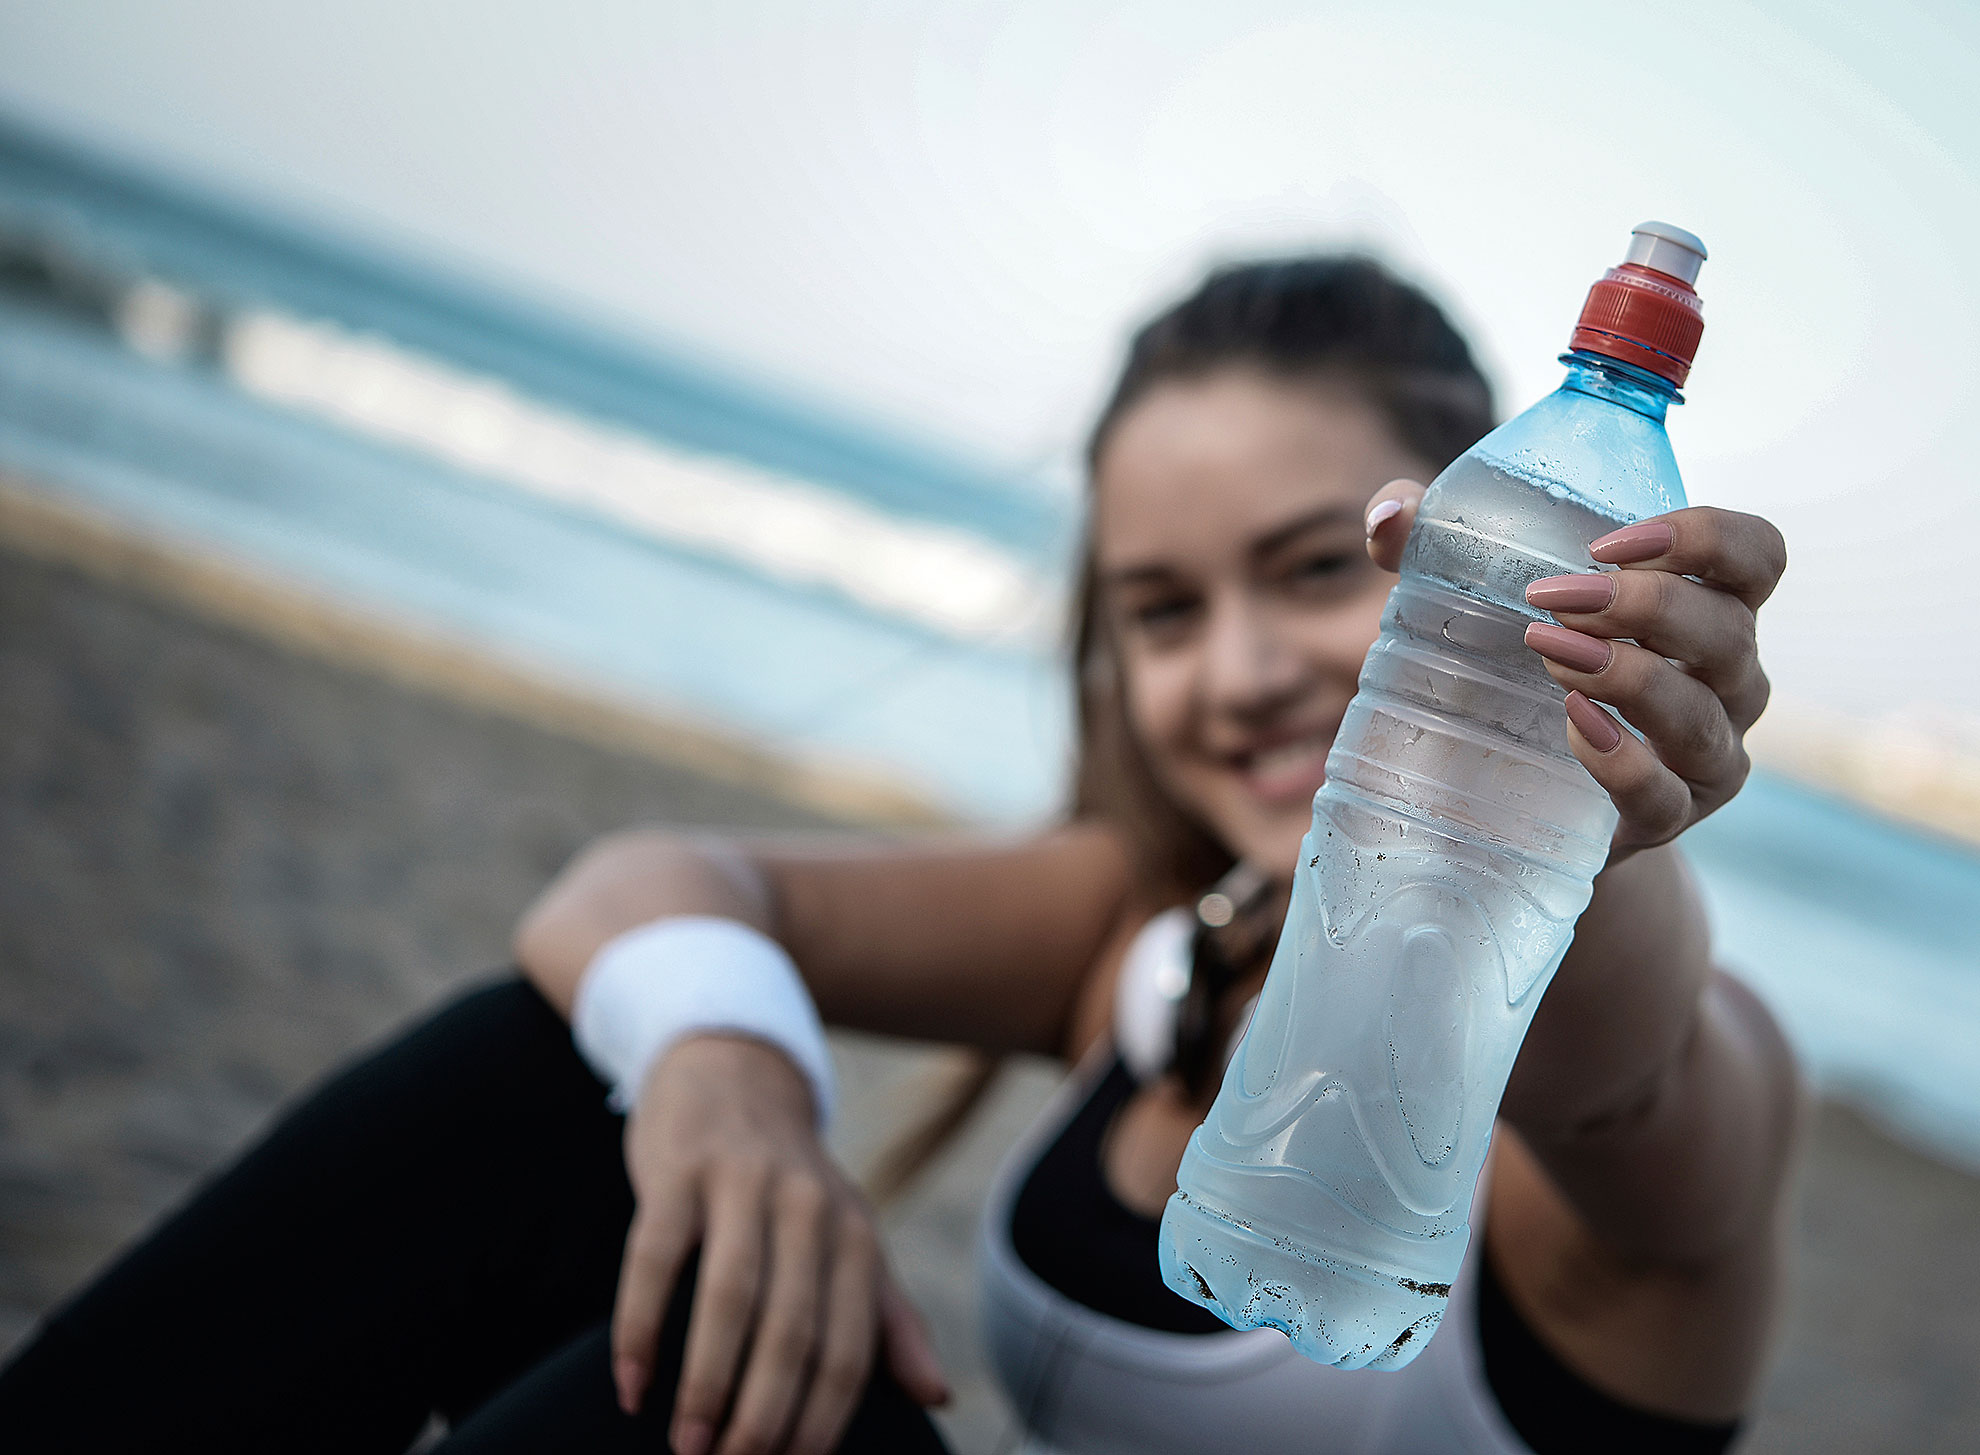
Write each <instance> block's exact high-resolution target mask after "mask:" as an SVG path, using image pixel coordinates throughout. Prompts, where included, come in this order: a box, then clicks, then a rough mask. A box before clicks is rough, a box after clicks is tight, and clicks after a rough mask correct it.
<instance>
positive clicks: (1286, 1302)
mask: <svg viewBox="0 0 1980 1455" xmlns="http://www.w3.org/2000/svg"><path fill="white" fill-rule="evenodd" d="M1704 260H1705V247H1704V244H1703V243H1701V242H1700V241H1699V240H1698V239H1697V238H1696V237H1693V236H1692V235H1691V234H1690V233H1688V232H1685V231H1683V230H1682V229H1680V228H1675V227H1670V226H1668V225H1666V224H1663V223H1654V222H1647V223H1644V224H1643V225H1642V226H1641V227H1639V228H1637V229H1636V230H1635V232H1634V233H1633V234H1632V235H1631V238H1630V246H1629V252H1628V255H1627V258H1626V259H1625V261H1624V262H1623V264H1622V265H1621V266H1620V267H1617V268H1612V269H1610V270H1609V271H1608V273H1606V274H1605V275H1604V276H1603V277H1602V278H1601V279H1600V280H1599V281H1598V282H1597V283H1596V284H1595V285H1594V287H1593V288H1592V289H1591V290H1590V292H1589V295H1588V301H1587V303H1586V304H1585V305H1584V307H1583V309H1582V313H1581V318H1580V321H1579V323H1578V325H1577V326H1576V328H1575V331H1574V334H1573V336H1572V339H1571V342H1570V345H1569V348H1570V352H1569V353H1567V354H1564V355H1563V356H1562V362H1563V363H1564V364H1566V365H1567V378H1566V380H1565V382H1563V383H1562V385H1561V387H1560V388H1559V389H1558V390H1557V391H1555V392H1554V393H1553V394H1550V395H1549V396H1547V397H1546V398H1545V399H1543V400H1541V401H1540V402H1539V403H1538V404H1535V405H1534V406H1533V407H1532V408H1531V409H1528V410H1527V411H1526V412H1525V413H1524V414H1521V415H1520V416H1519V417H1518V418H1516V419H1513V420H1510V421H1509V422H1507V423H1505V424H1502V425H1500V426H1499V427H1498V428H1497V429H1495V430H1493V431H1492V432H1491V433H1490V434H1489V435H1487V436H1486V437H1485V438H1484V439H1482V440H1480V441H1479V442H1478V443H1477V444H1476V445H1473V446H1472V447H1471V449H1469V450H1467V451H1466V452H1465V453H1464V454H1463V455H1462V456H1460V457H1459V458H1458V460H1457V461H1456V462H1454V463H1453V464H1452V465H1451V466H1450V468H1449V469H1447V470H1445V471H1444V472H1443V473H1442V474H1441V475H1439V476H1438V477H1437V479H1436V480H1435V482H1434V483H1433V484H1432V485H1431V486H1430V491H1429V493H1428V494H1427V495H1426V496H1425V497H1424V498H1423V503H1422V505H1421V507H1420V508H1419V509H1418V511H1417V517H1416V524H1415V527H1414V529H1413V530H1412V531H1411V532H1410V537H1409V541H1408V544H1407V545H1406V546H1405V548H1404V551H1403V559H1402V580H1401V582H1400V584H1398V585H1397V586H1396V588H1395V590H1394V591H1393V592H1391V593H1390V596H1389V602H1388V607H1387V609H1386V611H1385V612H1384V614H1383V618H1382V634H1381V637H1380V638H1379V639H1378V640H1377V641H1376V643H1375V645H1374V647H1373V648H1371V649H1370V651H1369V653H1368V659H1367V661H1366V662H1365V663H1364V664H1363V666H1362V669H1361V684H1360V690H1359V692H1358V693H1357V694H1356V696H1355V699H1354V701H1353V703H1352V704H1351V705H1350V706H1349V708H1348V710H1347V715H1346V717H1345V718H1344V719H1343V720H1342V722H1341V727H1340V732H1339V734H1338V735H1337V736H1336V738H1335V740H1334V746H1333V751H1332V752H1331V753H1330V754H1329V755H1328V758H1327V781H1326V784H1325V786H1324V787H1322V788H1321V789H1320V792H1319V793H1318V794H1317V795H1316V796H1315V798H1314V801H1313V827H1312V829H1311V830H1310V831H1309V832H1308V833H1307V836H1306V839H1305V841H1304V843H1303V844H1302V845H1301V847H1300V862H1299V865H1298V868H1297V870H1296V871H1295V878H1294V881H1293V894H1292V905H1291V908H1290V910H1289V911H1288V913H1287V917H1286V924H1285V929H1284V932H1283V934H1282V935H1281V937H1280V940H1279V945H1278V950H1277V953H1276V954H1275V956H1274V958H1273V961H1272V967H1271V971H1270V973H1269V974H1268V975H1267V977H1266V980H1265V987H1264V990H1263V991H1262V992H1261V994H1260V996H1259V1001H1258V1008H1257V1010H1256V1012H1254V1014H1253V1015H1252V1018H1251V1024H1250V1027H1249V1028H1248V1029H1247V1030H1246V1032H1245V1036H1244V1040H1243V1042H1242V1043H1241V1044H1240V1045H1239V1047H1238V1050H1237V1053H1236V1055H1235V1056H1233V1058H1232V1060H1231V1063H1230V1066H1229V1068H1228V1069H1227V1070H1226V1072H1225V1075H1224V1080H1223V1084H1222V1087H1221V1088H1220V1089H1219V1091H1218V1093H1217V1099H1216V1102H1215V1104H1214V1105H1212V1107H1211V1108H1210V1114H1209V1116H1208V1118H1206V1119H1205V1121H1204V1123H1203V1125H1202V1126H1201V1127H1199V1128H1198V1129H1197V1130H1196V1132H1195V1133H1194V1134H1193V1135H1192V1136H1191V1138H1190V1141H1189V1147H1188V1150H1187V1151H1186V1152H1185V1153H1184V1155H1183V1160H1182V1167H1181V1169H1180V1172H1179V1173H1178V1176H1177V1183H1178V1186H1179V1190H1178V1191H1177V1192H1176V1194H1175V1196H1174V1197H1172V1198H1171V1199H1170V1201H1169V1204H1168V1207H1167V1208H1166V1209H1165V1210H1164V1212H1163V1216H1162V1238H1161V1263H1162V1276H1163V1278H1164V1279H1165V1280H1166V1281H1167V1283H1168V1285H1169V1286H1170V1287H1171V1288H1173V1289H1175V1290H1176V1292H1178V1293H1180V1294H1182V1295H1183V1296H1184V1297H1185V1298H1188V1299H1191V1300H1193V1301H1194V1302H1196V1303H1200V1304H1202V1305H1203V1306H1205V1307H1206V1308H1209V1309H1211V1310H1213V1311H1215V1312H1216V1313H1217V1314H1219V1315H1220V1316H1221V1317H1222V1318H1224V1319H1225V1320H1226V1321H1227V1322H1228V1323H1230V1324H1232V1325H1233V1326H1234V1327H1237V1328H1240V1329H1246V1328H1261V1327H1271V1328H1277V1329H1282V1330H1284V1331H1285V1332H1286V1333H1287V1334H1288V1335H1290V1336H1291V1338H1292V1341H1293V1343H1294V1344H1295V1345H1296V1346H1297V1347H1298V1348H1299V1350H1300V1352H1301V1353H1303V1354H1305V1355H1307V1356H1308V1357H1309V1358H1311V1359H1315V1360H1318V1361H1319V1362H1321V1363H1324V1364H1333V1365H1338V1366H1340V1367H1341V1368H1345V1369H1356V1368H1362V1367H1368V1368H1390V1369H1393V1368H1399V1367H1401V1366H1402V1365H1404V1364H1407V1363H1408V1362H1409V1361H1410V1360H1411V1359H1412V1358H1414V1357H1415V1355H1416V1353H1417V1352H1418V1351H1419V1350H1420V1349H1422V1347H1423V1346H1424V1344H1425V1343H1427V1342H1428V1341H1429V1337H1430V1335H1431V1334H1432V1333H1433V1332H1434V1331H1435V1329H1436V1327H1437V1323H1438V1321H1439V1320H1440V1319H1441V1318H1442V1317H1443V1313H1444V1307H1445V1304H1446V1303H1447V1302H1448V1300H1449V1296H1450V1285H1451V1281H1452V1279H1453V1278H1455V1277H1456V1275H1457V1271H1458V1265H1459V1263H1460V1262H1461V1261H1462V1260H1463V1257H1464V1251H1465V1246H1466V1244H1467V1243H1468V1242H1469V1241H1470V1237H1471V1228H1470V1224H1469V1217H1470V1211H1471V1200H1472V1192H1473V1190H1474V1187H1475V1185H1476V1183H1477V1180H1478V1173H1479V1171H1480V1169H1481V1168H1482V1167H1483V1166H1484V1162H1485V1152H1486V1148H1487V1146H1488V1145H1489V1144H1490V1142H1491V1136H1492V1124H1493V1121H1494V1118H1495V1117H1496V1115H1497V1113H1498V1107H1499V1100H1500V1098H1501V1096H1502V1095H1503V1094H1504V1092H1505V1086H1506V1079H1507V1077H1508V1076H1509V1075H1510V1074H1511V1071H1512V1065H1513V1059H1514V1057H1515V1056H1516V1055H1517V1054H1518V1051H1519V1046H1520V1042H1521V1041H1522V1040H1523V1039H1524V1038H1525V1035H1526V1031H1527V1027H1528V1026H1529V1025H1530V1024H1531V1023H1532V1020H1533V1011H1534V1007H1535V1006H1536V1005H1537V1004H1538V1002H1539V1000H1540V997H1541V994H1542V992H1544V991H1545V990H1546V988H1547V984H1548V981H1549V980H1550V979H1551V978H1552V977H1553V974H1554V971H1555V970H1556V969H1557V968H1558V967H1559V965H1560V963H1561V958H1562V956H1563V955H1565V954H1566V953H1567V947H1568V942H1569V940H1570V939H1571V938H1572V937H1573V933H1574V923H1575V920H1576V919H1577V918H1578V917H1579V916H1580V914H1581V912H1582V910H1583V909H1585V908H1586V907H1587V905H1588V900H1589V896H1590V894H1591V892H1592V882H1593V880H1594V877H1595V874H1596V873H1597V871H1598V870H1600V869H1601V867H1602V865H1603V862H1604V861H1605V859H1606V858H1607V855H1608V851H1609V838H1610V835H1611V833H1612V832H1613V831H1614V829H1615V823H1616V815H1615V810H1614V807H1613V806H1612V805H1611V804H1610V802H1609V799H1608V795H1607V794H1605V793H1604V792H1603V791H1602V789H1601V788H1600V787H1599V786H1598V785H1597V784H1596V782H1595V780H1594V779H1593V778H1591V777H1589V775H1588V772H1587V770H1586V769H1584V768H1583V767H1582V766H1581V765H1580V763H1578V762H1576V761H1575V758H1574V755H1573V754H1572V753H1571V752H1570V751H1569V748H1568V742H1567V731H1566V723H1565V718H1564V713H1563V705H1562V704H1563V700H1564V698H1565V696H1566V694H1565V692H1564V691H1563V690H1562V688H1560V687H1559V686H1558V685H1557V684H1556V683H1555V682H1554V681H1553V679H1552V678H1550V677H1549V676H1548V675H1547V673H1546V671H1545V669H1544V668H1543V667H1542V665H1541V662H1540V659H1539V657H1538V656H1537V655H1535V653H1534V652H1532V651H1531V650H1530V649H1529V648H1528V647H1527V646H1526V645H1525V643H1524V641H1523V639H1522V638H1523V633H1524V630H1525V628H1526V626H1527V624H1528V623H1529V622H1531V621H1535V620H1546V619H1549V618H1547V617H1546V616H1545V614H1544V613H1541V612H1538V611H1536V610H1535V609H1534V608H1532V607H1530V606H1528V605H1527V604H1526V600H1525V594H1524V593H1525V589H1526V587H1527V585H1528V584H1529V583H1531V582H1533V581H1536V580H1538V579H1540V578H1541V577H1543V576H1557V575H1562V574H1565V573H1567V572H1571V571H1586V570H1591V569H1594V567H1595V563H1594V561H1593V559H1592V558H1591V557H1590V556H1589V554H1588V543H1589V542H1590V541H1592V540H1594V539H1596V538H1597V537H1599V536H1602V535H1605V534H1607V533H1608V532H1609V531H1611V530H1614V529H1615V528H1616V527H1618V526H1621V525H1625V524H1627V523H1629V522H1630V521H1633V520H1640V519H1642V518H1643V517H1645V516H1650V515H1658V514H1661V513H1663V512H1665V511H1668V510H1674V509H1676V508H1678V507H1679V506H1682V505H1683V504H1684V503H1685V502H1684V487H1683V484H1682V482H1681V481H1680V479H1679V477H1678V469H1677V461H1676V460H1675V458H1674V457H1673V456H1672V454H1671V447H1670V441H1669V439H1668V438H1667V437H1666V435H1665V433H1664V411H1665V409H1666V408H1667V407H1668V406H1669V405H1670V404H1672V403H1673V402H1676V401H1678V399H1679V395H1678V393H1677V386H1678V385H1680V384H1682V383H1683V382H1684V380H1685V377H1686V375H1687V373H1688V372H1689V370H1690V365H1691V359H1692V356H1693V353H1694V352H1695V350H1696V348H1697V345H1698V340H1699V336H1700V335H1701V334H1702V333H1703V331H1704V316H1703V314H1702V312H1701V310H1700V307H1699V302H1698V295H1697V294H1696V293H1695V292H1694V291H1693V290H1692V286H1691V285H1692V281H1693V280H1694V279H1695V278H1696V277H1697V275H1698V269H1699V265H1700V264H1701V263H1703V262H1704Z"/></svg>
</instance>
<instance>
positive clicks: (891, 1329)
mask: <svg viewBox="0 0 1980 1455" xmlns="http://www.w3.org/2000/svg"><path fill="white" fill-rule="evenodd" d="M625 1145H626V1169H627V1173H628V1175H629V1176H630V1178H631V1180H632V1186H633V1192H634V1197H635V1201H636V1210H635V1212H634V1215H633V1222H632V1227H631V1230H630V1232H629V1233H628V1235H627V1239H626V1253H625V1262H624V1266H623V1268H622V1270H621V1272H620V1275H619V1289H618V1301H617V1307H616V1309H615V1311H614V1314H613V1320H612V1363H613V1378H614V1381H615V1383H616V1385H617V1387H618V1393H619V1402H620V1404H621V1405H622V1406H623V1407H624V1408H625V1409H626V1410H627V1411H628V1412H633V1411H636V1410H637V1409H638V1408H639V1406H640V1404H641V1403H642V1402H643V1400H644V1398H645V1395H646V1391H647V1386H648V1384H649V1383H650V1381H651V1378H652V1369H653V1362H654V1357H655V1349H656V1346H657V1343H658V1340H659V1335H660V1326H661V1322H662V1320H663V1319H664V1317H665V1315H666V1310H667V1307H668V1304H669V1302H670V1300H671V1298H672V1295H673V1291H674V1286H675V1283H676V1281H677V1280H678V1278H679V1276H680V1273H681V1269H682V1267H683V1265H684V1264H685V1262H686V1261H687V1258H688V1256H689V1254H690V1253H691V1252H692V1251H693V1250H694V1249H695V1248H696V1246H697V1245H698V1246H699V1247H700V1249H701V1262H700V1269H699V1273H698V1275H697V1281H696V1286H695V1292H694V1300H693V1306H692V1311H691V1313H690V1316H689V1323H688V1333H687V1345H686V1355H685V1358H684V1361H683V1364H682V1371H681V1382H680V1388H679V1390H678V1392H677V1394H676V1397H675V1405H674V1418H673V1426H672V1430H671V1432H670V1434H671V1442H672V1444H673V1447H674V1449H675V1450H676V1451H677V1452H679V1455H704V1452H707V1451H710V1450H716V1451H721V1452H725V1455H738V1452H743V1451H769V1450H780V1449H782V1450H789V1451H792V1452H812V1451H820V1452H822V1451H826V1450H829V1449H831V1448H832V1447H833V1446H834V1444H835V1443H836V1442H837V1441H838V1438H839V1436H840V1433H841V1432H842V1430H843V1429H844V1427H845V1425H846V1422H847V1420H848V1419H849V1418H850V1417H851V1415H852V1412H853V1409H854V1407H855V1406H856V1405H857V1403H858V1401H859V1398H860V1395H861V1392H862V1391H863V1390H864V1388H865V1386H866V1382H867V1377H868V1374H869V1373H870V1371H871V1368H872V1364H873V1358H874V1355H875V1352H876V1349H877V1350H880V1351H882V1352H884V1357H885V1358H886V1361H887V1366H888V1368H889V1369H890V1370H891V1371H892V1373H893V1375H894V1377H895V1378H896V1379H897V1380H899V1382H900V1384H901V1385H902V1387H903V1388H904V1389H905V1390H906V1391H907V1393H908V1394H909V1395H910V1396H911V1397H913V1398H914V1399H916V1400H918V1401H920V1402H921V1403H923V1404H936V1403H940V1402H941V1401H943V1400H945V1399H946V1398H947V1397H948V1390H947V1387H946V1385H945V1383H944V1381H943V1378H942V1373H941V1368H940V1365H939V1363H938V1362H937V1360H936V1357H935V1353H934V1350H933V1348H932V1346H931V1345H930V1343H929V1339H928V1335H927V1332H926V1330H925V1329H924V1327H923V1326H922V1323H921V1320H920V1318H919V1317H918V1315H916V1313H915V1312H914V1310H913V1308H912V1306H911V1305H910V1304H909V1303H908V1301H907V1299H906V1298H905V1297H904V1296H903V1295H902V1294H901V1292H900V1290H899V1289H898V1288H897V1287H896V1286H895V1284H894V1281H893V1278H892V1275H891V1274H890V1273H889V1272H888V1270H887V1268H886V1264H885V1261H884V1256H883V1252H882V1247H881V1242H880V1235H879V1232H878V1230H877V1228H876V1227H875V1226H874V1217H873V1212H872V1210H871V1209H870V1208H869V1207H868V1206H867V1205H866V1203H865V1201H864V1199H862V1198H861V1196H860V1195H859V1193H858V1191H857V1190H856V1189H855V1188H854V1187H853V1186H852V1184H851V1183H850V1182H849V1181H848V1180H847V1178H846V1176H845V1175H844V1173H842V1172H841V1171H840V1170H839V1168H838V1167H837V1166H836V1165H835V1164H834V1163H833V1161H832V1159H831V1156H830V1154H829V1153H828V1152H827V1151H826V1149H825V1148H824V1146H823V1145H822V1144H821V1143H820V1141H819V1137H818V1132H817V1116H816V1112H815V1109H814V1108H813V1106H812V1100H811V1090H810V1086H809V1083H808V1082H807V1081H806V1079H805V1077H804V1075H803V1074H802V1073H801V1072H800V1071H799V1070H798V1069H797V1067H796V1066H795V1065H794V1064H793V1063H792V1062H791V1061H790V1060H789V1059H788V1058H787V1057H786V1056H785V1055H784V1054H783V1053H782V1052H781V1051H778V1050H777V1049H775V1048H774V1047H772V1046H769V1045H767V1044H765V1043H764V1042H761V1041H756V1040H750V1039H747V1038H743V1037H737V1036H726V1035H698V1036H695V1037H692V1038H691V1039H688V1040H685V1041H682V1042H680V1043H679V1044H678V1045H676V1046H675V1047H674V1048H673V1049H672V1050H670V1051H669V1052H668V1053H667V1054H666V1055H665V1056H664V1057H663V1058H662V1059H661V1061H660V1062H659V1063H658V1064H657V1065H656V1066H655V1067H654V1068H653V1071H652V1073H651V1074H650V1075H649V1076H648V1077H647V1079H646V1082H645V1085H644V1087H643V1088H642V1090H641V1093H640V1097H639V1102H638V1105H637V1106H636V1107H635V1108H634V1110H633V1113H632V1115H631V1116H630V1117H629V1118H628V1120H627V1123H626V1144H625Z"/></svg>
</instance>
